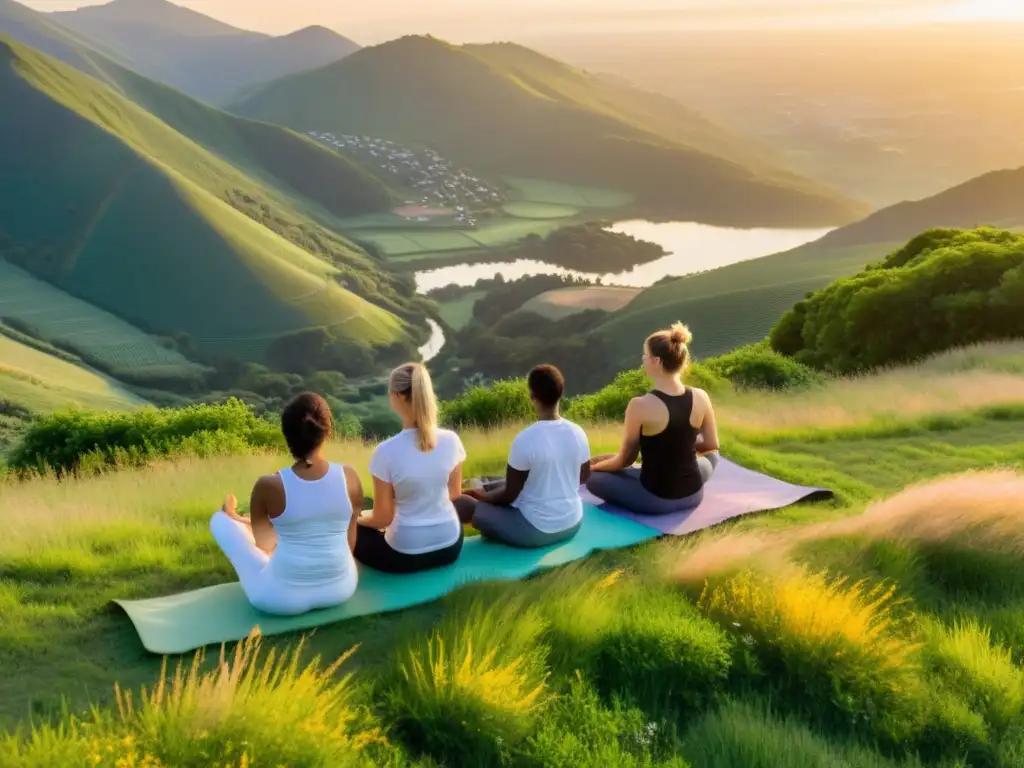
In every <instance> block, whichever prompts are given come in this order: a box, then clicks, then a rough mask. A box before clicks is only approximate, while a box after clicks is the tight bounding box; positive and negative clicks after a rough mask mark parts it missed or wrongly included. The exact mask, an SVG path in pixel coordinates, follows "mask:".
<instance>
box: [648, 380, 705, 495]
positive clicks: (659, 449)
mask: <svg viewBox="0 0 1024 768" xmlns="http://www.w3.org/2000/svg"><path fill="white" fill-rule="evenodd" d="M651 394H652V395H654V396H655V397H657V398H658V399H659V400H661V402H663V403H664V404H665V407H666V408H668V425H667V426H666V427H665V429H664V430H663V431H662V432H659V433H658V434H656V435H645V434H644V433H643V431H641V432H640V461H641V464H640V484H641V485H642V486H643V487H644V488H646V489H647V490H648V491H650V492H651V493H653V494H654V495H655V496H657V497H659V498H662V499H683V498H686V497H687V496H692V495H693V494H695V493H697V491H699V490H700V489H701V488H702V487H703V485H704V482H703V480H702V479H701V476H700V468H699V467H698V465H697V435H698V434H700V430H698V429H696V428H695V427H694V426H693V425H692V424H690V414H691V413H692V412H693V390H691V389H690V388H689V387H687V388H686V391H685V392H684V393H683V394H681V395H666V394H665V393H664V392H659V391H658V390H652V392H651Z"/></svg>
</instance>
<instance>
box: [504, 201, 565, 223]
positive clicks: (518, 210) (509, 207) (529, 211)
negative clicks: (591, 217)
mask: <svg viewBox="0 0 1024 768" xmlns="http://www.w3.org/2000/svg"><path fill="white" fill-rule="evenodd" d="M501 209H502V210H503V211H504V212H505V213H507V214H508V215H509V216H515V217H516V218H519V219H568V218H572V217H573V216H576V215H578V214H579V212H580V209H579V208H573V207H572V206H571V205H556V204H554V203H534V202H528V201H522V200H513V201H512V202H508V203H505V204H504V205H503V206H501Z"/></svg>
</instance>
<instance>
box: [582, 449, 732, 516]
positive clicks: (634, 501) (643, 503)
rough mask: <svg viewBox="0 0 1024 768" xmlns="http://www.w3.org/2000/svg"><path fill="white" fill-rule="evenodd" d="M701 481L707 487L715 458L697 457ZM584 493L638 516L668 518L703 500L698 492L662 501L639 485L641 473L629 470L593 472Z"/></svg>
mask: <svg viewBox="0 0 1024 768" xmlns="http://www.w3.org/2000/svg"><path fill="white" fill-rule="evenodd" d="M697 466H698V467H700V476H701V480H703V481H704V483H707V481H708V480H710V479H711V475H713V474H714V472H715V467H717V466H718V454H717V453H709V454H707V455H705V456H698V457H697ZM587 490H588V491H590V492H591V493H592V494H594V495H595V496H597V497H598V498H599V499H603V500H604V501H607V502H608V503H609V504H614V505H615V506H617V507H621V508H622V509H626V510H629V511H630V512H636V513H637V514H638V515H670V514H672V513H673V512H684V511H686V510H688V509H694V508H695V507H697V505H698V504H700V503H701V501H703V500H704V489H703V488H701V489H700V490H699V491H697V492H696V493H695V494H693V495H692V496H685V497H683V498H681V499H663V498H661V497H660V496H655V495H654V494H653V493H651V492H650V491H648V490H647V489H646V488H644V487H643V486H642V485H640V470H639V469H638V468H637V467H630V468H629V469H624V470H622V471H621V472H594V473H593V474H592V475H591V476H590V479H589V480H588V481H587Z"/></svg>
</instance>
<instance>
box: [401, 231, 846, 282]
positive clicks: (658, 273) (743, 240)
mask: <svg viewBox="0 0 1024 768" xmlns="http://www.w3.org/2000/svg"><path fill="white" fill-rule="evenodd" d="M611 229H612V231H614V232H623V233H625V234H627V235H632V236H633V237H636V238H639V239H641V240H649V241H650V242H653V243H658V244H659V245H660V246H661V247H662V248H664V249H665V250H666V251H667V252H668V253H667V255H665V256H663V257H662V258H660V259H658V260H657V261H652V262H649V263H647V264H641V265H639V266H636V267H633V268H632V269H629V270H626V271H625V272H619V273H609V274H603V275H595V274H586V273H582V272H575V271H573V270H569V269H562V268H561V267H556V266H552V265H551V264H544V263H543V262H539V261H529V260H527V259H520V260H519V261H515V262H510V263H508V264H494V263H487V264H460V265H455V266H451V267H442V268H440V269H432V270H426V271H423V272H417V273H416V288H417V290H418V291H419V292H420V293H425V292H426V291H429V290H431V289H433V288H440V287H442V286H445V285H449V284H451V283H455V284H456V285H473V284H474V283H475V282H476V281H477V280H479V279H480V278H491V277H494V276H495V275H496V274H497V273H499V272H500V273H501V274H502V275H503V276H504V277H505V279H506V280H515V279H517V278H520V277H525V276H527V275H541V274H547V275H576V276H579V277H586V278H589V279H591V280H593V279H596V278H598V277H600V278H601V281H602V282H603V283H605V284H606V285H625V286H630V287H634V288H646V287H647V286H649V285H653V284H654V283H656V282H658V280H660V279H661V278H663V277H665V276H666V275H674V276H680V277H681V276H682V275H688V274H692V273H694V272H703V271H704V270H707V269H714V268H716V267H724V266H728V265H729V264H735V263H737V262H740V261H747V260H749V259H756V258H758V257H760V256H768V255H770V254H773V253H779V252H780V251H788V250H790V249H791V248H796V247H797V246H800V245H804V244H806V243H810V242H812V241H814V240H818V239H819V238H821V237H824V236H825V235H826V234H828V233H829V232H831V229H732V228H729V227H714V226H710V225H708V224H695V223H693V222H683V221H673V222H667V223H654V222H650V221H639V220H637V221H622V222H619V223H617V224H615V225H614V226H613V227H611Z"/></svg>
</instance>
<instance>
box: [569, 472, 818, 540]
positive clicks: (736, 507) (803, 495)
mask: <svg viewBox="0 0 1024 768" xmlns="http://www.w3.org/2000/svg"><path fill="white" fill-rule="evenodd" d="M580 494H581V495H582V496H583V500H584V501H586V502H588V503H590V504H593V505H594V506H597V507H600V508H601V509H603V510H604V511H605V512H609V513H611V514H613V515H620V516H622V517H625V518H628V519H630V520H633V521H635V522H637V523H640V524H642V525H646V526H649V527H651V528H654V529H655V530H657V531H661V533H667V534H669V535H670V536H683V535H685V534H687V533H694V532H695V531H700V530H703V529H705V528H710V527H711V526H713V525H718V524H719V523H724V522H725V521H726V520H731V519H733V518H736V517H740V516H742V515H749V514H750V513H751V512H767V511H769V510H773V509H782V508H783V507H788V506H791V505H793V504H796V503H798V502H801V501H827V500H828V499H831V498H832V496H833V493H832V491H830V490H828V489H827V488H808V487H806V486H802V485H793V484H791V483H786V482H783V481H782V480H776V479H775V478H774V477H768V475H762V474H761V473H760V472H753V471H751V470H749V469H745V468H744V467H741V466H740V465H739V464H734V463H733V462H731V461H729V460H727V459H722V460H721V461H720V462H719V464H718V468H717V469H716V470H715V474H714V475H713V476H712V477H711V480H710V481H709V482H708V484H707V485H706V486H704V500H703V501H702V502H701V503H700V506H698V507H697V508H696V509H692V510H688V511H686V512H676V513H674V514H671V515H637V514H634V513H632V512H629V511H627V510H625V509H622V508H620V507H616V506H614V505H612V504H608V503H607V502H605V501H604V500H602V499H598V498H597V497H596V496H594V495H593V494H591V493H589V492H587V490H586V489H585V488H584V489H582V490H581V491H580Z"/></svg>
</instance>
